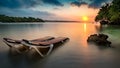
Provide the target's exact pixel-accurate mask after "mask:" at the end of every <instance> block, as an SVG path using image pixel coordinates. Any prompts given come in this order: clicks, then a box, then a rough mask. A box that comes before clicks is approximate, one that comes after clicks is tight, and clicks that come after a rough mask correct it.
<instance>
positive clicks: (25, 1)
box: [0, 0, 63, 8]
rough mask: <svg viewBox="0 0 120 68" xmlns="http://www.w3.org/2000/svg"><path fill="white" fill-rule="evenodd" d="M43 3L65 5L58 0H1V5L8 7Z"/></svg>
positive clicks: (31, 5)
mask: <svg viewBox="0 0 120 68" xmlns="http://www.w3.org/2000/svg"><path fill="white" fill-rule="evenodd" d="M41 4H49V5H56V6H63V4H62V3H61V2H59V1H58V0H0V7H6V8H23V7H33V6H36V5H41Z"/></svg>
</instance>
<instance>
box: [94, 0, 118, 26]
mask: <svg viewBox="0 0 120 68" xmlns="http://www.w3.org/2000/svg"><path fill="white" fill-rule="evenodd" d="M95 21H96V22H100V23H101V24H112V25H120V0H113V1H112V3H106V4H105V5H104V6H102V7H101V9H100V11H99V12H98V15H97V16H96V18H95Z"/></svg>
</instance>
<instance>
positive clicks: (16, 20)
mask: <svg viewBox="0 0 120 68" xmlns="http://www.w3.org/2000/svg"><path fill="white" fill-rule="evenodd" d="M0 22H2V23H20V22H31V23H32V22H42V23H43V22H80V21H68V20H43V19H40V18H34V17H12V16H6V15H0Z"/></svg>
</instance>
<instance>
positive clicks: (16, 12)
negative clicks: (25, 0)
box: [0, 8, 55, 19]
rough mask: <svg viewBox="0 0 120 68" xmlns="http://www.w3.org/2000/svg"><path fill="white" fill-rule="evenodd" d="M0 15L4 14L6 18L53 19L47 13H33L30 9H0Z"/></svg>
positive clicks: (50, 14) (52, 15)
mask: <svg viewBox="0 0 120 68" xmlns="http://www.w3.org/2000/svg"><path fill="white" fill-rule="evenodd" d="M0 14H5V15H8V16H20V17H35V18H36V17H38V18H43V19H47V18H49V17H54V16H55V15H54V14H52V13H49V12H47V11H34V10H31V9H27V10H26V9H9V8H1V11H0Z"/></svg>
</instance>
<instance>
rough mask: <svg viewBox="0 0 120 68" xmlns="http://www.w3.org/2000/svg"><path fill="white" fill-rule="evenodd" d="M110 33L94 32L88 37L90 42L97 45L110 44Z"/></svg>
mask: <svg viewBox="0 0 120 68" xmlns="http://www.w3.org/2000/svg"><path fill="white" fill-rule="evenodd" d="M107 39H108V35H105V34H93V35H90V36H89V37H88V39H87V42H88V43H95V44H97V45H103V46H110V44H111V42H110V41H108V40H107Z"/></svg>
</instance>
